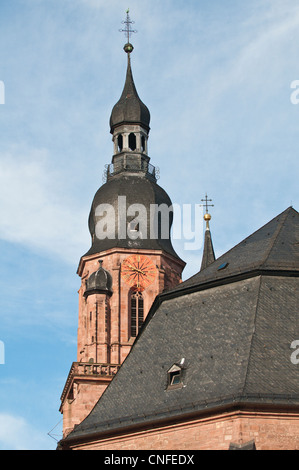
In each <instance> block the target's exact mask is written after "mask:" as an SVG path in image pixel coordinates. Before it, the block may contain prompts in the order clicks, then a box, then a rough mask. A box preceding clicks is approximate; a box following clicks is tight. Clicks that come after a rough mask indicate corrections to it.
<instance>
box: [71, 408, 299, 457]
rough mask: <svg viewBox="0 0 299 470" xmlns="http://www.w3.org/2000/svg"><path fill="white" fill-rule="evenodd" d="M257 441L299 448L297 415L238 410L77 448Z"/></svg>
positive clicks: (210, 446)
mask: <svg viewBox="0 0 299 470" xmlns="http://www.w3.org/2000/svg"><path fill="white" fill-rule="evenodd" d="M251 440H254V441H255V445H256V449H257V450H299V416H298V415H296V414H291V413H290V414H286V413H284V412H281V413H279V411H278V412H275V413H274V412H273V413H266V412H265V413H263V412H240V411H239V412H234V413H223V414H221V415H218V416H214V417H213V418H205V419H201V420H196V421H192V422H191V421H189V422H185V423H182V424H176V425H173V426H168V427H163V428H156V429H154V430H149V431H140V432H135V433H132V434H126V435H122V436H115V437H110V438H107V439H103V440H102V441H95V442H92V443H90V444H88V445H84V444H82V445H76V446H74V447H73V449H74V450H76V449H78V450H81V449H82V450H83V449H84V450H88V449H92V450H111V451H112V450H228V449H229V446H230V444H231V443H234V444H245V443H246V442H249V441H251Z"/></svg>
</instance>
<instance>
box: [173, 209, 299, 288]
mask: <svg viewBox="0 0 299 470" xmlns="http://www.w3.org/2000/svg"><path fill="white" fill-rule="evenodd" d="M257 270H263V271H273V270H279V271H283V270H286V271H292V270H294V271H297V272H298V270H299V228H298V212H297V211H296V210H295V209H294V208H292V207H289V208H288V209H286V210H285V211H284V212H282V213H281V214H279V215H278V216H276V217H274V218H273V219H272V220H271V221H270V222H268V223H267V224H265V225H264V226H263V227H262V228H260V229H259V230H257V231H256V232H254V233H253V234H252V235H250V236H249V237H247V238H245V239H244V240H243V241H242V242H241V243H239V244H238V245H236V246H235V247H234V248H232V249H231V250H229V251H228V252H227V253H225V254H224V255H222V256H220V257H219V258H217V260H216V261H215V262H214V263H211V264H210V265H209V266H207V267H206V268H205V269H204V270H201V271H200V272H199V273H197V274H195V275H194V276H192V277H191V278H189V279H188V280H186V281H185V282H183V283H181V284H180V285H179V286H177V287H176V288H175V289H174V290H175V291H178V290H185V289H188V288H192V287H196V286H197V285H204V284H208V283H209V282H215V281H216V282H220V281H224V279H226V278H229V279H230V278H231V277H232V276H240V275H241V274H247V273H250V272H255V271H257Z"/></svg>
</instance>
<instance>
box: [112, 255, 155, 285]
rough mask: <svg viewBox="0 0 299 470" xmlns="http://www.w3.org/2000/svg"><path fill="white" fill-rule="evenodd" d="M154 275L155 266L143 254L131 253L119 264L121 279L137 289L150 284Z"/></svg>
mask: <svg viewBox="0 0 299 470" xmlns="http://www.w3.org/2000/svg"><path fill="white" fill-rule="evenodd" d="M156 275H157V268H156V266H155V265H154V263H153V262H152V260H151V259H150V258H148V257H147V256H144V255H131V256H129V257H128V258H126V259H125V260H124V261H123V263H122V266H121V276H122V278H123V280H124V281H125V282H126V283H127V284H128V285H129V286H131V287H134V288H136V290H139V291H142V290H144V289H146V288H147V287H148V286H149V285H150V284H152V283H153V282H154V280H155V277H156Z"/></svg>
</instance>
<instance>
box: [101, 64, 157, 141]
mask: <svg viewBox="0 0 299 470" xmlns="http://www.w3.org/2000/svg"><path fill="white" fill-rule="evenodd" d="M122 124H140V125H142V126H143V127H145V129H147V130H149V124H150V112H149V110H148V108H147V106H146V105H145V104H144V103H143V102H142V101H141V99H140V98H139V96H138V93H137V90H136V87H135V83H134V80H133V74H132V69H131V63H130V58H129V57H128V66H127V75H126V81H125V86H124V89H123V92H122V94H121V97H120V99H119V101H118V102H117V103H116V104H115V106H114V107H113V109H112V112H111V116H110V129H111V131H110V132H111V134H113V131H114V129H115V128H116V127H117V126H120V125H122Z"/></svg>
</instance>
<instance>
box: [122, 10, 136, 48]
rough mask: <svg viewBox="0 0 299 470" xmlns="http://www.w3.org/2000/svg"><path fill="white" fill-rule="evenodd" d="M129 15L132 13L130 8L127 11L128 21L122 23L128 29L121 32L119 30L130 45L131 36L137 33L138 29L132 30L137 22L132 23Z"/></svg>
mask: <svg viewBox="0 0 299 470" xmlns="http://www.w3.org/2000/svg"><path fill="white" fill-rule="evenodd" d="M129 13H130V10H129V8H128V9H127V11H126V15H127V17H126V19H125V20H124V21H122V24H125V25H126V27H125V29H120V30H119V31H120V32H121V33H125V36H126V38H127V42H128V44H129V43H130V36H131V34H132V33H137V31H136V29H132V28H131V25H132V24H134V23H135V21H132V20H131V18H130V15H129Z"/></svg>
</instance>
